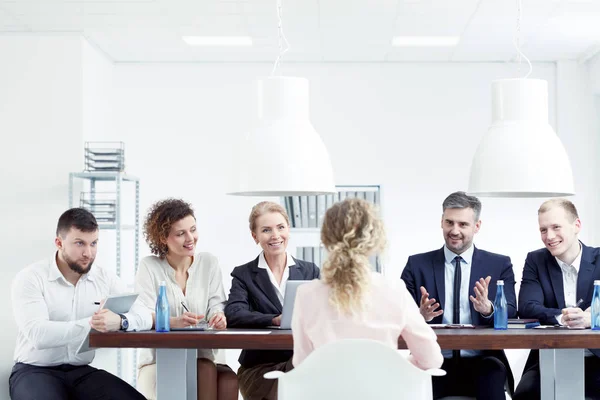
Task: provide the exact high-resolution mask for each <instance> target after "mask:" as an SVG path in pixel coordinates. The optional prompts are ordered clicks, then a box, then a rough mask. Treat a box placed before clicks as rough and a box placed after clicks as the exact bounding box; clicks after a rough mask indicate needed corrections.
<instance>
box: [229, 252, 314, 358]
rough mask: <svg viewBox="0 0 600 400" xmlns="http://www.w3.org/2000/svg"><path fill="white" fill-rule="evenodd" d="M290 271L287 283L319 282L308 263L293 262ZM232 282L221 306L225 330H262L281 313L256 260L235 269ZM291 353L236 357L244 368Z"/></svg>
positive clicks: (267, 352)
mask: <svg viewBox="0 0 600 400" xmlns="http://www.w3.org/2000/svg"><path fill="white" fill-rule="evenodd" d="M294 261H295V262H296V265H295V266H293V267H291V268H290V276H289V278H288V280H290V281H308V280H312V279H319V276H320V274H319V268H318V267H317V266H316V265H315V264H314V263H311V262H307V261H302V260H297V259H295V258H294ZM231 276H232V277H233V280H232V282H231V290H230V292H229V300H228V302H227V306H225V317H226V318H227V327H228V328H254V329H260V328H266V327H267V326H269V325H273V323H272V320H273V318H275V317H276V316H278V315H280V314H281V312H282V305H281V303H280V302H279V299H278V298H277V294H276V293H275V288H274V287H273V284H272V283H271V280H270V279H269V274H268V273H267V271H266V270H265V269H262V268H259V267H258V257H257V258H256V259H254V260H253V261H250V262H249V263H247V264H244V265H240V266H239V267H235V268H234V269H233V272H232V273H231ZM292 354H293V352H292V351H288V350H244V351H242V354H241V355H240V358H239V362H240V365H241V366H243V367H246V368H249V367H253V366H255V365H258V364H266V363H279V362H284V361H288V360H289V359H291V357H292Z"/></svg>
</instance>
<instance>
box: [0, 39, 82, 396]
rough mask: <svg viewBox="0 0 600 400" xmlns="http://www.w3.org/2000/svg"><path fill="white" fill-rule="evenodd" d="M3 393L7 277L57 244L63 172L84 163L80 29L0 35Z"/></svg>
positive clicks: (10, 346)
mask: <svg viewBox="0 0 600 400" xmlns="http://www.w3.org/2000/svg"><path fill="white" fill-rule="evenodd" d="M0 88H1V89H0V136H1V138H2V146H1V147H0V149H1V150H0V187H2V190H1V191H0V199H1V204H2V207H0V221H2V223H3V229H2V230H1V231H0V243H2V245H1V246H2V247H1V251H0V265H2V274H3V275H2V279H1V280H0V292H1V293H3V294H4V295H3V298H4V299H5V300H4V301H5V306H4V307H2V308H1V309H0V315H1V317H2V322H3V324H2V330H1V331H0V399H7V398H8V377H9V374H10V370H11V368H12V365H13V351H14V345H15V340H16V326H15V323H14V318H13V313H12V306H11V304H10V284H11V281H12V279H13V277H14V276H15V274H16V273H17V272H18V271H19V270H21V269H22V268H23V267H25V266H27V265H28V264H31V263H33V262H35V261H38V260H40V259H43V258H49V257H50V256H51V255H52V252H53V251H54V236H55V230H56V222H57V220H58V217H59V216H60V214H61V213H62V212H63V211H64V210H65V209H66V208H67V193H68V174H69V172H70V171H73V170H75V169H77V168H80V166H81V154H82V137H81V125H82V118H81V108H82V102H81V91H82V83H81V46H80V39H79V37H77V36H51V37H40V36H33V35H32V36H0Z"/></svg>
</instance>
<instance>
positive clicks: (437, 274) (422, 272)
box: [401, 247, 517, 393]
mask: <svg viewBox="0 0 600 400" xmlns="http://www.w3.org/2000/svg"><path fill="white" fill-rule="evenodd" d="M445 264H446V259H445V256H444V248H443V247H442V248H441V249H438V250H434V251H430V252H428V253H422V254H416V255H413V256H410V257H408V262H407V263H406V267H404V271H402V276H401V278H402V280H403V281H404V283H406V288H407V289H408V291H409V292H410V293H411V295H412V296H413V298H414V300H415V302H416V303H417V304H420V303H421V290H420V287H421V286H423V287H425V289H427V292H428V293H429V297H430V298H435V299H436V300H437V302H438V303H440V309H442V310H443V309H444V301H445V296H446V279H445V269H446V265H445ZM486 276H491V277H492V279H491V281H490V282H491V283H494V282H496V281H497V280H500V279H501V280H504V295H505V296H506V304H507V306H508V318H515V317H516V316H517V300H516V295H515V274H514V272H513V269H512V263H511V261H510V257H507V256H503V255H500V254H495V253H490V252H488V251H485V250H480V249H478V248H475V249H474V250H473V259H472V265H471V276H470V279H469V294H470V295H472V296H473V297H475V293H474V290H473V288H474V287H475V282H476V281H477V280H479V278H485V277H486ZM488 296H489V299H490V300H491V301H492V302H493V301H494V299H495V297H496V285H495V284H491V285H490V286H489V289H488ZM469 304H470V308H471V321H472V322H473V325H493V324H494V318H493V317H487V318H486V317H484V316H483V315H481V314H480V313H478V312H477V311H475V309H474V308H473V303H471V302H470V301H469ZM430 323H432V324H441V323H442V315H439V316H437V317H435V318H434V319H432V320H431V321H430ZM483 354H484V355H488V356H494V357H497V358H498V359H499V360H500V361H501V362H502V363H503V364H504V366H505V367H506V375H507V377H508V389H509V391H510V393H513V389H514V378H513V375H512V371H511V369H510V365H509V364H508V359H507V358H506V355H505V354H504V351H501V350H500V351H498V350H485V351H484V352H483Z"/></svg>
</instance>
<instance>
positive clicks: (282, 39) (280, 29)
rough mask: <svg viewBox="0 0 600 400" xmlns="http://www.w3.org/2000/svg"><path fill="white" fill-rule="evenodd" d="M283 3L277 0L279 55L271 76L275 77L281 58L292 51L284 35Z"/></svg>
mask: <svg viewBox="0 0 600 400" xmlns="http://www.w3.org/2000/svg"><path fill="white" fill-rule="evenodd" d="M281 1H282V0H277V29H278V36H279V55H278V56H277V59H276V60H275V65H273V70H272V71H271V76H274V75H275V71H276V70H277V66H279V61H281V57H283V55H284V54H285V53H287V52H288V50H289V49H290V44H289V42H288V41H287V39H286V38H285V35H284V33H283V27H282V22H281V21H282V17H281V14H282V12H281V8H282V7H281ZM284 44H285V48H283V45H284Z"/></svg>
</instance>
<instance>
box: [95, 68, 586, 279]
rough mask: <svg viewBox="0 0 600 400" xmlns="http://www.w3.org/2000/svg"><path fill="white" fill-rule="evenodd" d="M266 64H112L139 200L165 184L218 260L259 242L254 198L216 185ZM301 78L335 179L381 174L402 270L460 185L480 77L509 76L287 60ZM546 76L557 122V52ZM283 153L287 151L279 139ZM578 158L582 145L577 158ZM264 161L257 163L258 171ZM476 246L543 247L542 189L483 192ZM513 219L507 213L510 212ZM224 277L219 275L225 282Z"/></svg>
mask: <svg viewBox="0 0 600 400" xmlns="http://www.w3.org/2000/svg"><path fill="white" fill-rule="evenodd" d="M268 72H269V66H268V65H262V64H247V65H206V66H193V65H149V66H148V65H146V66H141V65H117V66H116V68H115V71H114V82H115V102H114V110H113V113H114V114H113V115H114V117H115V131H114V133H113V134H112V135H110V134H107V135H103V136H102V138H106V139H110V138H116V137H118V138H119V139H120V140H123V141H125V142H126V146H127V147H126V154H127V159H128V160H129V162H128V171H130V172H131V173H133V174H136V175H139V176H140V177H141V179H142V196H141V197H142V201H141V205H142V209H143V210H145V209H147V207H148V206H149V205H150V204H151V203H152V202H153V201H156V200H158V199H160V198H163V197H167V196H176V197H183V198H184V199H187V200H188V201H191V202H192V203H193V204H194V205H195V206H196V209H197V213H198V220H199V223H200V225H201V226H203V227H204V229H203V230H202V232H201V237H200V247H201V248H202V249H206V250H208V251H212V252H214V253H215V254H217V255H218V256H219V258H220V259H221V261H222V263H223V267H224V271H225V272H228V271H230V270H231V269H232V268H233V267H234V266H235V265H239V264H241V263H243V262H245V261H247V260H249V259H251V258H252V257H253V256H255V254H256V253H257V249H256V247H255V245H254V243H253V242H252V240H251V239H250V235H249V233H248V231H247V216H248V213H249V210H250V207H251V205H252V204H254V203H256V202H257V201H259V200H260V199H256V198H238V197H229V196H226V195H225V194H224V193H225V191H226V189H227V183H228V181H227V179H228V177H229V174H230V173H231V171H232V169H233V168H234V165H235V157H234V152H235V144H236V143H237V142H239V140H240V138H241V137H242V135H243V134H244V133H245V132H247V131H248V130H249V129H251V127H252V126H253V125H254V124H255V123H256V121H257V116H256V108H257V104H256V102H257V96H256V90H255V88H256V85H255V79H256V78H257V77H260V76H262V75H264V74H266V73H268ZM283 72H284V73H285V74H289V75H294V74H296V75H301V76H306V77H307V78H309V80H310V83H311V112H312V117H311V119H312V121H313V124H314V126H315V128H316V129H317V131H318V132H319V133H320V134H321V136H322V137H323V140H324V141H325V143H326V145H327V147H328V149H329V151H330V155H331V158H332V162H333V166H334V169H335V176H336V182H337V183H338V184H381V185H382V190H383V196H382V204H383V212H384V217H385V221H386V225H387V230H388V234H389V242H390V246H389V250H388V253H387V256H386V271H387V274H389V275H390V276H394V277H398V276H399V275H400V272H401V270H402V268H403V266H404V263H405V261H406V258H407V257H408V255H410V254H413V253H416V252H421V251H427V250H430V249H432V248H437V247H441V245H442V243H443V242H442V237H441V230H440V228H439V221H440V215H441V202H442V200H443V199H444V197H445V196H446V195H447V194H449V193H450V192H452V191H454V190H465V189H467V187H466V185H467V181H468V172H469V167H470V163H471V157H472V154H473V152H474V151H475V148H476V146H477V144H478V142H479V140H480V138H481V136H482V135H483V134H484V132H485V131H486V130H487V127H488V126H489V122H490V106H491V102H490V97H491V94H490V82H491V81H492V80H493V79H498V78H504V77H512V76H513V75H514V73H515V67H514V66H512V65H500V64H385V65H383V64H324V65H316V64H306V65H302V64H294V65H290V66H286V67H285V68H283ZM534 76H536V77H540V78H543V79H546V80H548V82H549V88H550V99H551V101H550V115H551V121H550V122H551V123H552V124H553V125H554V126H555V119H556V113H555V101H556V100H555V93H556V92H555V88H556V85H555V80H556V71H555V67H554V65H553V64H540V65H536V67H535V69H534ZM285 151H293V149H286V150H285ZM575 158H578V157H575ZM257 173H261V171H257ZM482 200H483V202H484V210H483V220H484V225H483V229H482V231H481V233H480V235H479V237H478V239H477V244H478V245H479V246H480V247H482V248H486V249H489V250H491V251H497V252H502V253H506V254H509V255H511V256H512V257H513V258H514V261H515V265H517V266H518V268H517V271H516V272H517V273H519V271H518V270H519V269H520V268H521V264H522V262H523V260H524V257H525V254H526V252H527V251H528V250H531V249H534V248H538V247H540V245H541V243H540V241H539V239H538V236H537V233H536V231H537V230H536V226H535V224H536V214H535V211H536V210H537V206H538V205H539V203H540V200H537V199H534V200H497V199H482ZM509 213H510V215H513V216H514V217H513V218H506V215H507V214H509ZM227 284H228V282H227Z"/></svg>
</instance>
